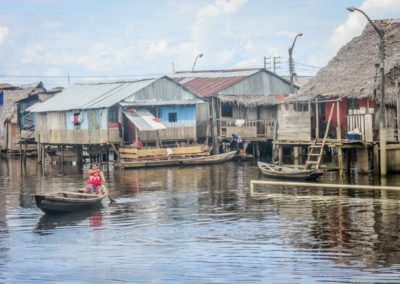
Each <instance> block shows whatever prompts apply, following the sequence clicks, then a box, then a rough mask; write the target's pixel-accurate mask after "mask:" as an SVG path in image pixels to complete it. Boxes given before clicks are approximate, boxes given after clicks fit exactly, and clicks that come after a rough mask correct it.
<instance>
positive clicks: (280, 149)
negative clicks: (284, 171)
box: [278, 145, 283, 166]
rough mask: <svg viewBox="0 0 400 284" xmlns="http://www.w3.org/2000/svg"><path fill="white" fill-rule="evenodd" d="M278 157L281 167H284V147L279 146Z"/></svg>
mask: <svg viewBox="0 0 400 284" xmlns="http://www.w3.org/2000/svg"><path fill="white" fill-rule="evenodd" d="M278 156H279V165H280V166H282V165H283V147H282V145H279V146H278Z"/></svg>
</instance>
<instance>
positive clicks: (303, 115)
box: [278, 105, 311, 141]
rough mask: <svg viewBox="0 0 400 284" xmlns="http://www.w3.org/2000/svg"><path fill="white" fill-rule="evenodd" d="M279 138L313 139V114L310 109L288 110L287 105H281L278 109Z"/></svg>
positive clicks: (294, 139) (293, 139) (292, 139)
mask: <svg viewBox="0 0 400 284" xmlns="http://www.w3.org/2000/svg"><path fill="white" fill-rule="evenodd" d="M278 139H279V140H291V141H309V140H311V114H310V113H309V112H308V111H304V112H297V111H294V110H287V109H286V106H284V105H281V108H280V109H279V111H278Z"/></svg>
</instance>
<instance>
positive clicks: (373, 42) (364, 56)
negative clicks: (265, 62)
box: [290, 20, 400, 104]
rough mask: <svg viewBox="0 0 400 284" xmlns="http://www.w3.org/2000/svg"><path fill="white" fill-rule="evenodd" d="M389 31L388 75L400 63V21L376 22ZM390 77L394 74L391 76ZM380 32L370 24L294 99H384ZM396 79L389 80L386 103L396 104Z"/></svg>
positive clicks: (386, 67) (387, 39)
mask: <svg viewBox="0 0 400 284" xmlns="http://www.w3.org/2000/svg"><path fill="white" fill-rule="evenodd" d="M375 24H376V25H377V26H378V28H380V29H383V30H384V31H385V37H384V42H385V74H387V76H388V75H389V74H391V70H392V69H393V68H396V66H398V64H399V63H400V22H399V21H398V20H379V21H375ZM387 78H388V79H390V77H389V76H388V77H387ZM392 79H393V78H392ZM380 81H381V80H380V78H379V35H378V33H377V32H376V31H375V30H374V29H373V27H372V25H370V24H368V25H367V26H366V27H365V29H364V31H363V32H362V34H361V35H360V36H358V37H355V38H353V39H352V40H351V41H350V42H349V43H347V44H346V45H345V46H343V47H342V48H341V49H340V50H339V51H338V53H337V54H336V56H335V57H334V58H332V59H331V61H330V62H329V63H328V65H327V66H325V67H324V68H322V69H321V70H320V71H319V72H318V73H317V75H316V76H315V77H314V78H313V79H312V80H311V81H310V82H309V83H307V84H306V85H304V86H303V87H302V88H301V89H300V90H299V92H298V93H297V94H296V95H295V96H292V97H291V98H290V100H293V99H296V100H308V99H309V98H310V97H315V96H317V95H320V96H326V97H347V98H358V99H361V98H368V99H373V100H376V101H377V102H378V103H379V102H380V99H379V98H380V90H379V89H380V87H379V86H380ZM393 86H394V84H393V81H392V80H386V81H385V88H386V90H385V104H395V102H396V98H397V94H398V91H397V90H395V88H394V87H393Z"/></svg>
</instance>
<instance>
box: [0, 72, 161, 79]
mask: <svg viewBox="0 0 400 284" xmlns="http://www.w3.org/2000/svg"><path fill="white" fill-rule="evenodd" d="M162 75H165V73H148V74H128V75H58V76H56V75H10V74H0V77H1V78H46V79H68V78H70V79H73V78H75V79H76V78H78V79H79V78H127V77H141V76H162Z"/></svg>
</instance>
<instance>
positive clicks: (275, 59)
mask: <svg viewBox="0 0 400 284" xmlns="http://www.w3.org/2000/svg"><path fill="white" fill-rule="evenodd" d="M280 58H281V57H280V56H274V58H273V59H274V60H273V63H274V64H273V66H274V69H273V70H274V73H276V69H279V68H280V67H279V64H281V62H280V61H279V60H277V59H280ZM277 65H278V66H277Z"/></svg>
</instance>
